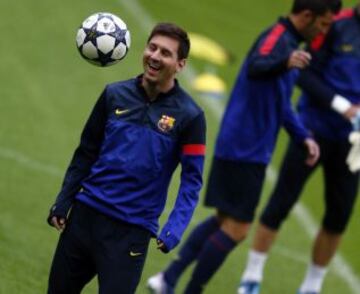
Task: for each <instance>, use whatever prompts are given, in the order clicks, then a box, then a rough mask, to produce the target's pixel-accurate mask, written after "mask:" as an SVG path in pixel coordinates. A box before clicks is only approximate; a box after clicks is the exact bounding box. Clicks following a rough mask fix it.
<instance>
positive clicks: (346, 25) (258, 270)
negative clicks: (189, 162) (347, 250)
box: [238, 2, 360, 294]
mask: <svg viewBox="0 0 360 294" xmlns="http://www.w3.org/2000/svg"><path fill="white" fill-rule="evenodd" d="M310 52H311V55H312V56H313V58H312V61H311V66H310V67H308V68H307V69H306V70H304V71H303V72H302V74H301V76H300V78H299V82H298V83H299V85H300V86H301V88H302V89H303V93H302V95H301V97H300V100H299V106H298V110H299V114H300V117H301V120H302V121H303V123H304V124H305V126H306V127H307V128H308V129H309V130H311V132H312V133H313V134H314V137H315V139H316V140H317V142H319V144H320V150H321V157H320V160H319V163H318V165H321V166H322V168H323V171H324V182H325V195H324V196H325V199H324V200H325V214H324V217H323V221H322V225H321V228H320V230H319V232H318V234H317V236H316V238H315V241H314V245H313V250H312V259H311V264H310V265H309V267H308V270H307V273H306V275H305V278H304V281H303V282H302V284H301V286H300V289H299V292H298V293H299V294H318V293H320V291H321V288H322V284H323V280H324V277H325V274H326V271H327V266H328V264H329V262H330V260H331V259H332V257H333V256H334V254H335V252H336V249H337V247H338V245H339V243H340V240H341V237H342V235H343V233H344V231H345V229H346V225H347V224H348V221H349V218H350V215H351V212H352V209H353V206H354V202H355V198H356V195H357V191H358V181H359V174H358V172H354V173H353V172H351V171H350V170H349V167H348V166H347V164H346V157H347V155H348V153H349V150H350V148H351V144H350V143H349V141H348V137H349V133H350V132H351V131H352V124H351V122H352V121H354V120H356V119H358V117H357V114H358V113H359V111H360V2H359V3H358V5H357V7H355V8H350V9H344V10H342V11H341V12H340V13H339V14H338V15H337V16H336V17H335V22H334V24H333V27H332V28H331V30H330V32H329V34H328V35H327V36H326V37H325V36H324V35H320V36H319V37H317V38H316V39H315V40H314V42H313V43H312V45H311V48H310ZM305 157H306V154H305V152H304V150H303V149H301V148H299V146H298V145H297V144H296V143H295V142H290V144H289V146H288V151H287V153H286V155H285V157H284V160H283V163H282V168H281V171H280V176H279V179H278V181H277V184H276V187H275V189H274V192H273V194H272V195H271V198H270V200H269V202H268V204H267V206H266V207H265V209H264V211H263V213H262V215H261V218H260V224H259V226H258V228H257V231H256V234H255V238H254V241H253V245H252V250H251V251H250V252H249V256H248V263H247V266H246V269H245V272H244V274H243V276H242V282H241V284H240V288H239V291H238V293H239V294H240V293H241V294H256V293H259V290H260V287H259V286H260V283H261V281H262V278H263V267H264V264H265V261H266V258H267V253H268V252H269V250H270V248H271V246H272V244H273V243H274V241H275V239H276V236H277V234H278V231H279V230H280V226H281V224H282V223H283V221H284V220H285V219H286V217H287V216H288V213H289V212H290V210H291V208H292V207H293V205H294V204H295V203H296V201H297V200H298V199H299V197H300V194H301V190H302V188H303V187H304V185H305V183H306V181H307V179H308V178H309V176H310V175H311V174H312V172H313V171H314V170H315V168H316V167H317V166H318V165H315V166H308V165H306V164H304V163H303V162H304V158H305ZM358 157H360V154H358Z"/></svg>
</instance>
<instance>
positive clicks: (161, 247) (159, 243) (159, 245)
mask: <svg viewBox="0 0 360 294" xmlns="http://www.w3.org/2000/svg"><path fill="white" fill-rule="evenodd" d="M156 243H157V249H159V250H161V252H163V253H167V252H169V250H167V248H166V245H165V243H164V242H163V241H161V240H160V239H157V240H156Z"/></svg>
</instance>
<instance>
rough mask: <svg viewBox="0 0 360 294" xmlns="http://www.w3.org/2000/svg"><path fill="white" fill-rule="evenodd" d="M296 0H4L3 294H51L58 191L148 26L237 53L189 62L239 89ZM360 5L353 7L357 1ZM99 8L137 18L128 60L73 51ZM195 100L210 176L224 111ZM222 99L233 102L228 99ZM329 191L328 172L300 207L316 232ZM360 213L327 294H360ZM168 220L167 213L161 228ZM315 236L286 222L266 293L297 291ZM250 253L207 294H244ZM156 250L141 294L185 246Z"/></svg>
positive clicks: (137, 54)
mask: <svg viewBox="0 0 360 294" xmlns="http://www.w3.org/2000/svg"><path fill="white" fill-rule="evenodd" d="M290 2H291V1H289V0H278V1H269V0H255V1H250V0H242V1H234V0H223V1H220V2H219V1H218V0H197V1H190V0H182V1H173V0H169V1H163V0H152V1H148V0H136V1H135V0H103V1H95V0H87V1H85V0H78V1H70V0H64V1H49V0H38V1H26V0H19V1H10V0H3V1H1V2H0V17H1V24H0V30H1V37H2V38H1V45H0V52H1V54H0V64H1V66H0V80H1V86H0V97H1V100H0V126H1V127H0V179H1V180H0V294H8V293H11V294H18V293H19V294H39V293H45V291H46V285H47V278H48V271H49V267H50V263H51V259H52V255H53V252H54V249H55V246H56V242H57V238H58V234H57V232H56V231H55V230H53V229H51V228H50V227H49V226H48V225H47V224H46V222H45V219H46V217H47V213H48V209H49V207H50V205H51V204H52V202H53V200H54V198H55V196H56V194H57V192H58V190H59V187H60V185H61V182H62V177H63V174H64V172H65V169H66V167H67V165H68V163H69V160H70V158H71V156H72V152H73V150H74V148H75V146H76V145H77V143H78V140H79V135H80V132H81V129H82V126H83V124H84V122H85V120H86V118H87V116H88V114H89V112H90V110H91V108H92V106H93V104H94V102H95V100H96V99H97V97H98V95H99V94H100V91H101V90H102V88H103V86H104V84H106V83H109V82H112V81H116V80H120V79H126V78H129V77H132V76H134V75H137V74H138V73H139V72H141V70H142V66H141V54H142V50H143V48H144V44H145V40H146V37H147V34H148V33H149V31H150V29H151V27H150V26H149V24H150V23H151V22H152V21H174V22H177V23H178V24H180V25H181V26H183V27H184V28H185V29H187V30H188V31H191V32H196V33H201V34H205V35H208V36H209V37H211V38H214V39H215V40H217V41H218V42H220V43H221V44H222V45H224V46H225V47H226V48H228V49H229V50H230V51H231V52H232V53H233V54H234V57H235V60H234V62H233V63H232V64H230V65H228V66H223V67H215V66H211V65H209V64H208V63H206V62H204V61H200V60H194V59H190V60H189V67H190V68H191V70H192V71H193V72H194V73H202V72H204V71H206V70H212V71H216V72H217V74H218V75H219V76H220V77H222V78H223V79H224V80H225V82H226V84H227V87H228V89H230V88H231V86H232V83H233V80H234V78H235V76H236V74H237V71H238V68H239V66H240V64H241V61H242V59H243V57H244V55H245V54H246V52H247V51H248V49H249V47H250V45H251V44H252V42H253V40H254V38H255V37H256V36H257V34H258V33H260V31H261V30H262V29H264V28H265V27H266V26H268V25H270V24H271V23H272V22H274V21H275V20H276V19H277V17H278V16H279V15H284V14H286V13H287V11H288V9H289V7H290ZM355 3H356V1H350V0H348V1H345V4H347V5H355ZM98 11H110V12H113V13H115V14H118V15H119V16H120V17H122V18H123V19H124V20H125V21H126V22H127V24H128V26H129V28H130V30H131V33H132V46H131V50H130V52H129V54H128V56H127V57H126V58H125V59H124V60H123V61H121V62H120V63H119V64H118V65H115V66H113V67H110V68H97V67H95V66H92V65H90V64H88V63H87V62H85V61H84V60H82V59H81V57H80V55H79V54H78V52H77V50H76V46H75V34H76V29H77V27H78V26H79V24H80V22H81V21H82V20H83V19H85V17H87V16H88V15H90V14H92V13H94V12H98ZM180 80H181V82H182V84H183V85H184V86H185V87H186V88H187V89H188V90H189V91H191V87H190V81H189V78H188V76H187V75H186V74H181V76H180ZM193 94H194V97H195V98H196V99H197V101H198V103H199V104H201V105H202V106H203V107H204V109H205V110H206V116H207V120H208V149H207V150H208V153H207V154H208V156H207V161H206V172H207V171H208V167H209V163H210V159H211V154H212V151H213V143H214V140H215V136H216V132H217V128H218V123H219V118H218V116H219V112H217V110H214V107H213V106H212V105H211V103H213V102H211V99H210V98H208V99H206V98H201V97H200V96H198V95H196V93H193ZM216 103H220V104H224V103H225V100H224V101H218V102H216ZM215 106H216V105H215ZM215 108H216V109H218V108H217V107H215ZM287 140H288V138H287V136H286V135H285V134H284V133H283V132H282V133H281V135H280V138H279V142H278V144H277V149H276V153H275V155H274V158H273V162H272V166H273V167H274V169H275V170H276V169H277V167H278V165H279V161H280V160H281V155H282V152H283V150H284V147H285V146H286V143H287ZM174 178H176V177H174ZM205 179H206V176H205ZM177 185H178V182H177V181H174V183H173V185H172V187H171V191H170V193H169V201H168V203H167V208H166V212H168V211H170V210H171V207H172V203H173V199H174V196H175V195H176V190H177ZM271 188H272V182H271V181H268V182H267V184H266V186H265V189H264V195H263V199H262V204H263V203H264V201H265V200H266V198H267V197H268V195H269V192H270V191H271ZM322 192H323V191H322V174H321V171H319V172H317V173H316V174H315V175H314V177H313V178H312V180H311V181H310V182H309V184H308V185H307V187H306V189H305V191H304V194H303V198H302V204H303V206H304V207H306V209H307V211H308V212H310V214H311V216H312V219H313V220H314V223H315V224H318V223H319V220H320V219H321V214H322V211H323V200H322ZM201 202H202V200H200V205H199V207H198V208H197V210H196V212H195V215H194V218H193V220H192V222H191V225H190V228H189V229H188V230H187V231H186V234H188V233H189V231H190V229H191V227H193V226H194V225H196V223H197V222H199V221H201V220H202V219H203V218H205V217H206V216H207V215H209V214H210V213H212V212H213V211H212V210H209V209H205V208H203V207H202V205H201ZM258 211H259V210H258ZM359 213H360V207H359V204H357V205H356V207H355V209H354V216H353V218H352V221H351V223H350V226H349V229H348V231H347V233H346V235H345V238H344V241H343V243H342V245H341V247H340V250H339V253H340V254H341V258H342V260H340V261H337V262H334V263H333V264H332V266H331V268H330V272H329V275H328V276H327V278H326V280H325V285H324V293H326V294H347V293H349V294H353V293H354V294H356V293H360V292H359V291H360V289H357V290H356V289H352V287H353V288H354V285H357V283H359V279H360V257H359V253H358V248H359V244H360V233H359V229H358V227H359V222H358V216H359ZM165 219H166V213H165V214H164V216H163V217H162V218H161V222H162V223H163V222H164V221H165ZM311 228H313V227H311ZM311 228H310V229H311ZM308 229H309V227H308V226H307V225H306V226H305V225H304V222H301V221H299V219H298V217H297V216H296V215H295V214H292V216H291V217H290V218H289V220H288V222H287V223H286V224H285V225H284V227H283V230H282V232H281V234H280V237H279V239H278V242H277V243H276V246H275V247H274V248H273V251H272V254H271V256H270V258H269V260H268V263H267V266H266V271H265V280H264V284H263V293H266V294H278V293H295V291H296V289H297V287H298V286H299V283H300V282H301V280H302V277H303V274H304V271H305V268H306V264H307V261H308V260H309V253H310V250H311V238H310V237H309V234H308ZM185 236H186V235H185ZM249 237H251V235H250V236H249ZM249 245H250V238H249V239H248V240H247V241H245V242H244V243H243V244H241V246H239V247H238V248H237V249H236V250H234V252H233V253H231V255H230V256H229V258H228V259H227V260H226V262H225V263H224V265H223V266H222V268H221V269H220V271H219V272H218V273H217V274H216V275H215V276H214V278H213V279H212V280H211V282H210V283H209V284H208V286H207V288H206V291H205V293H206V294H217V293H235V291H236V287H237V284H238V281H239V278H240V274H241V273H242V270H243V268H244V264H245V258H246V254H247V249H248V248H249ZM155 247H156V246H155V243H154V242H153V243H152V244H151V246H150V250H149V255H148V259H147V262H146V265H145V269H144V273H143V277H142V280H141V283H140V285H139V287H138V291H137V293H139V294H141V293H147V292H146V289H145V282H146V279H147V278H148V277H149V276H150V275H152V274H154V273H156V272H158V271H160V270H162V269H163V268H164V267H165V266H166V265H167V263H168V262H169V261H170V260H171V258H174V257H175V256H176V252H177V250H174V252H172V253H170V254H167V255H164V254H161V253H160V252H159V251H157V250H156V248H155ZM343 260H344V261H345V262H342V261H343ZM341 265H345V266H347V267H348V269H350V270H351V272H352V274H353V277H354V279H355V281H354V279H353V281H352V282H351V281H350V282H349V280H348V279H346V277H345V278H344V277H343V276H341V273H340V268H339V266H341ZM189 275H190V269H189V270H188V271H187V272H185V274H184V276H183V277H182V279H181V280H180V283H179V287H178V289H179V292H178V293H181V289H183V288H184V285H185V283H186V280H187V279H188V277H189ZM354 283H355V284H354ZM96 286H97V285H96V280H95V281H93V282H92V283H91V284H90V285H89V286H87V287H86V289H85V290H84V293H85V294H91V293H97V290H96V288H97V287H96Z"/></svg>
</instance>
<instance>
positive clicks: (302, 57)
mask: <svg viewBox="0 0 360 294" xmlns="http://www.w3.org/2000/svg"><path fill="white" fill-rule="evenodd" d="M310 60H311V54H310V53H309V52H306V51H304V50H295V51H293V52H292V53H291V55H290V57H289V59H288V62H287V67H288V68H294V67H296V68H300V69H303V68H305V67H307V66H308V65H309V64H310Z"/></svg>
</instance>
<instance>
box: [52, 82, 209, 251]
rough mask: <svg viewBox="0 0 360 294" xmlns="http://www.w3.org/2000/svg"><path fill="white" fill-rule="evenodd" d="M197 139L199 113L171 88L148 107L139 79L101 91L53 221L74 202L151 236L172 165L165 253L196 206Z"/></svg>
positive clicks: (200, 150)
mask: <svg viewBox="0 0 360 294" xmlns="http://www.w3.org/2000/svg"><path fill="white" fill-rule="evenodd" d="M205 135H206V126H205V117H204V113H203V111H202V110H201V109H200V108H199V107H198V106H197V105H196V104H195V102H194V101H193V100H192V98H191V97H190V96H189V95H188V94H187V93H186V92H185V91H184V90H183V89H182V88H181V87H180V86H179V85H178V83H177V82H176V84H175V86H174V87H173V89H171V90H170V91H169V92H167V93H164V94H160V95H159V97H157V99H156V100H154V101H150V100H149V99H148V97H147V95H146V92H145V90H144V89H143V88H142V86H141V76H140V77H138V78H136V79H130V80H127V81H122V82H117V83H113V84H110V85H108V86H107V87H106V88H105V90H104V91H103V93H102V94H101V96H100V98H99V100H98V101H97V103H96V105H95V107H94V109H93V111H92V113H91V115H90V117H89V119H88V121H87V123H86V125H85V128H84V130H83V132H82V136H81V142H80V145H79V146H78V148H77V149H76V151H75V154H74V157H73V159H72V162H71V164H70V166H69V168H68V170H67V173H66V175H65V179H64V183H63V186H62V189H61V191H60V194H59V195H58V198H57V201H56V204H55V209H53V210H54V211H53V214H55V215H56V211H57V212H58V213H59V212H63V211H67V210H68V209H69V207H70V206H71V205H72V203H73V201H74V199H77V200H78V201H81V202H83V203H85V204H87V205H89V206H91V207H93V208H94V209H96V210H97V211H99V212H100V213H103V214H105V215H108V216H110V217H112V218H114V219H118V220H120V221H123V222H126V223H130V224H134V225H138V226H141V227H144V228H146V229H148V230H149V231H151V232H152V233H153V234H154V235H156V234H157V231H158V226H159V225H158V218H159V216H160V214H161V213H162V211H163V209H164V207H165V203H166V199H167V192H168V187H169V184H170V180H171V177H172V174H173V172H174V170H175V169H176V167H177V166H178V164H179V163H180V164H181V168H182V171H181V182H180V187H179V191H178V195H177V199H176V203H175V206H174V208H173V210H172V212H171V214H170V216H169V218H168V221H167V223H166V224H165V226H164V228H163V230H162V232H161V233H160V236H159V238H160V239H161V240H162V241H163V242H164V243H165V245H166V247H167V249H168V250H171V249H172V248H173V247H174V246H176V245H177V244H178V242H179V241H180V238H181V236H182V234H183V232H184V230H185V228H186V227H187V225H188V223H189V221H190V218H191V216H192V213H193V211H194V208H195V206H196V204H197V202H198V196H199V191H200V189H201V187H202V171H203V164H204V155H205Z"/></svg>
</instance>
